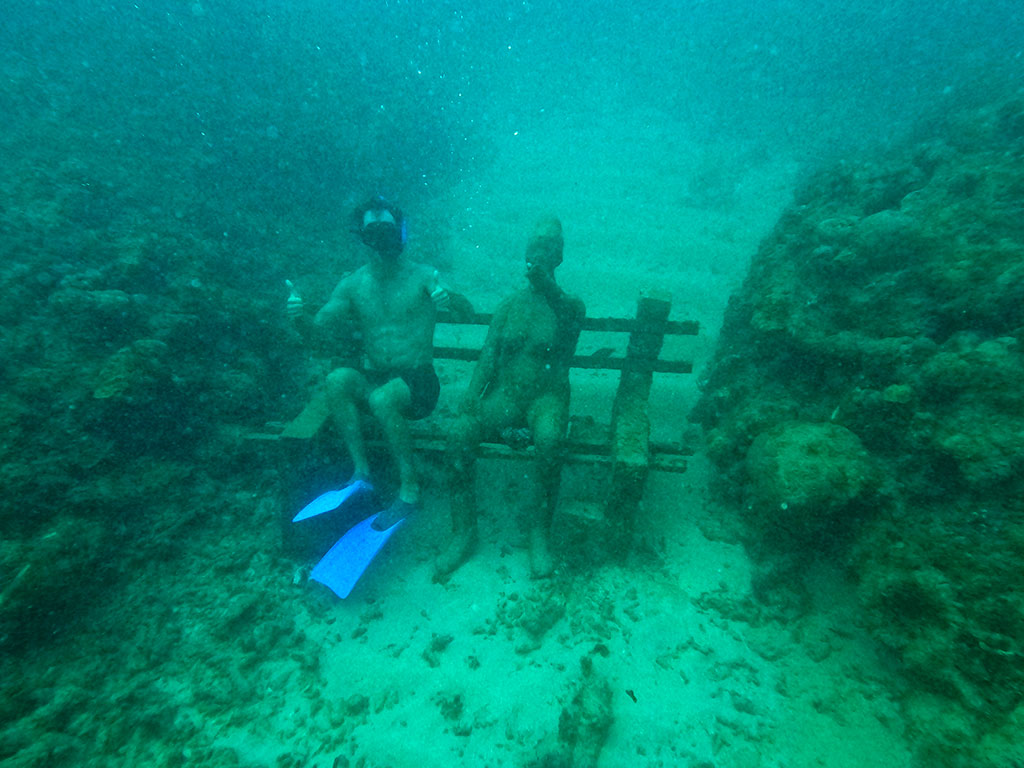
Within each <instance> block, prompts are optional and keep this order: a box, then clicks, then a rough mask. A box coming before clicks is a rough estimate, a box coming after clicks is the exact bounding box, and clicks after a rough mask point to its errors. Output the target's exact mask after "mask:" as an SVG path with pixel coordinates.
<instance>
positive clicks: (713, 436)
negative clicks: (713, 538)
mask: <svg viewBox="0 0 1024 768" xmlns="http://www.w3.org/2000/svg"><path fill="white" fill-rule="evenodd" d="M1022 105H1024V101H1022V100H1021V99H1020V98H1019V97H1017V98H1016V99H1013V100H1010V101H1007V102H1004V103H1001V104H994V105H992V106H989V107H983V108H980V109H976V110H973V111H967V112H963V113H961V114H958V115H951V116H949V117H948V118H947V119H946V120H945V121H944V122H943V123H942V124H935V125H933V126H929V127H928V128H927V129H925V130H922V132H921V133H920V134H919V136H923V137H924V140H923V141H918V142H917V143H910V142H908V143H907V144H905V145H903V146H898V147H894V148H893V149H891V150H890V151H889V152H887V153H886V154H885V155H884V156H878V157H874V158H862V159H860V160H856V161H851V160H847V161H844V162H842V163H838V164H836V165H834V166H832V167H829V168H824V169H822V170H820V171H819V172H817V173H815V174H813V175H812V176H811V177H809V178H808V179H807V181H806V182H805V183H803V184H802V185H801V186H800V188H799V189H798V190H797V192H796V198H795V200H794V205H792V206H791V207H790V208H789V209H788V210H787V211H785V212H784V214H783V215H782V217H781V218H780V220H779V223H778V225H777V227H776V229H775V231H774V232H773V233H772V234H771V235H770V236H769V237H768V238H766V239H765V241H764V242H763V243H762V244H761V247H760V248H759V250H758V253H757V254H756V256H755V257H754V259H753V260H752V262H751V267H750V272H749V274H748V276H747V278H746V280H745V282H744V284H743V286H742V289H741V290H740V291H739V292H738V293H737V294H736V295H735V296H733V297H732V298H731V300H730V304H729V307H728V310H727V312H726V317H725V323H724V327H723V329H722V333H721V335H720V339H719V346H718V348H717V349H716V353H715V359H714V361H713V363H712V365H711V367H710V370H709V371H707V372H706V373H705V374H704V376H703V381H702V384H703V394H702V397H701V399H700V401H699V402H698V404H697V406H696V408H695V409H694V411H693V414H692V418H693V419H694V420H695V421H698V422H700V423H701V424H702V425H703V426H704V428H705V430H706V434H707V436H708V440H709V457H710V459H711V460H712V462H713V464H714V466H715V468H716V470H717V472H718V474H719V477H720V478H721V482H719V483H718V485H717V487H718V488H719V489H722V491H723V498H724V499H726V500H728V501H730V502H733V503H741V504H743V505H744V508H746V507H747V506H749V507H750V509H749V514H747V515H746V517H745V519H746V521H747V524H748V531H747V537H746V542H747V544H748V546H749V548H750V551H751V552H752V553H753V554H754V555H755V557H757V558H758V559H764V560H770V559H773V558H776V559H777V558H779V555H778V550H779V549H780V548H781V549H782V550H783V551H786V550H787V548H788V551H789V552H791V553H795V554H794V555H793V557H792V558H791V560H792V561H793V562H796V563H797V564H798V565H799V562H800V561H799V553H801V552H807V551H818V550H817V548H816V547H807V546H802V545H804V544H806V541H805V540H804V539H803V538H802V537H803V536H805V535H808V534H811V533H813V532H815V531H817V532H819V533H832V532H834V531H835V530H836V529H835V527H834V526H835V525H836V524H837V523H839V522H841V521H846V522H849V521H851V520H857V522H858V524H857V525H854V526H847V527H846V532H847V533H848V534H849V539H848V546H847V547H846V548H845V550H843V552H842V553H841V556H843V557H844V558H845V559H846V560H845V564H846V565H847V566H849V572H850V573H851V575H852V576H854V577H855V578H857V579H858V581H859V586H858V591H859V595H860V599H861V611H862V619H863V621H864V623H865V625H866V626H867V627H868V628H869V630H870V631H871V633H872V635H873V637H874V638H875V640H876V641H877V642H878V644H879V645H880V646H881V647H884V648H885V649H887V651H888V652H889V653H890V654H891V658H893V659H894V661H895V662H896V663H897V668H898V669H899V670H900V671H901V672H902V673H903V674H904V679H905V680H907V681H910V684H911V685H910V688H909V690H910V692H911V694H912V695H914V694H916V695H919V696H921V697H933V699H934V703H933V704H929V706H927V707H920V708H913V707H908V709H907V710H906V711H907V716H908V718H909V721H910V729H911V731H912V732H914V733H916V734H918V738H919V740H920V742H921V743H922V744H924V745H926V746H924V747H922V754H923V755H933V754H935V755H938V754H943V752H944V750H946V751H948V749H949V748H950V745H952V744H954V743H956V742H957V740H958V739H959V741H960V743H961V744H967V743H969V744H977V743H978V742H979V738H980V735H981V734H983V733H984V732H985V729H986V728H992V727H994V724H997V723H998V722H999V718H1000V717H1002V716H1004V713H1006V712H1009V711H1013V710H1015V709H1016V708H1018V707H1019V706H1020V705H1021V702H1022V701H1024V673H1022V672H1020V671H1019V670H1024V664H1022V660H1024V651H1022V649H1021V646H1020V641H1019V639H1018V638H1020V637H1022V636H1024V605H1022V603H1024V600H1022V598H1021V596H1022V595H1024V569H1022V568H1021V567H1020V563H1021V562H1024V545H1022V544H1021V542H1022V540H1024V522H1022V521H1024V386H1022V384H1021V382H1024V351H1022V349H1024V347H1022V339H1024V319H1022V315H1021V311H1020V308H1021V306H1024V216H1021V211H1024V131H1022V130H1021V126H1022V125H1024V118H1022V117H1021V115H1024V107H1022ZM936 126H938V127H939V128H941V131H938V132H937V131H936V130H935V128H936ZM797 423H799V424H803V425H810V424H816V425H818V427H817V431H816V432H815V431H813V430H810V428H809V427H802V428H800V429H798V428H797V427H796V426H794V424H797ZM825 424H828V425H829V426H828V427H823V426H822V425H825ZM841 430H846V433H845V434H844V433H843V432H842V431H841ZM854 435H856V437H854ZM877 489H881V491H880V492H879V491H878V490H877ZM868 511H871V512H872V514H871V515H866V514H863V513H865V512H868ZM780 531H781V532H784V533H786V534H787V536H784V537H780V536H779V532H780ZM793 532H795V533H797V534H799V535H797V536H791V535H788V534H790V533H793ZM766 543H769V544H772V545H774V550H775V551H774V552H773V551H771V550H772V547H766V546H764V545H765V544H766ZM759 594H760V593H759ZM929 707H931V708H932V709H934V710H935V711H942V709H943V707H945V708H946V709H947V710H949V711H950V714H949V715H948V717H947V716H946V715H943V717H944V718H946V719H945V722H947V723H954V722H956V723H958V724H962V723H968V726H966V727H965V728H961V727H960V726H959V725H958V726H957V727H956V728H949V727H939V726H937V725H936V724H935V723H934V722H932V720H931V719H930V716H928V715H927V714H926V712H927V711H930V710H929ZM965 734H966V736H965ZM928 745H930V746H928ZM971 749H972V748H971V747H966V748H965V750H966V751H965V752H964V754H965V758H964V759H965V761H966V762H963V763H962V764H963V765H980V764H984V762H983V759H982V756H980V755H977V754H974V753H973V752H972V751H971ZM972 761H973V762H972ZM923 764H934V763H928V762H927V761H925V763H923Z"/></svg>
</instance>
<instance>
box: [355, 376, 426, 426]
mask: <svg viewBox="0 0 1024 768" xmlns="http://www.w3.org/2000/svg"><path fill="white" fill-rule="evenodd" d="M363 375H364V376H366V380H367V381H368V382H369V383H370V386H371V387H373V388H374V389H376V388H377V387H382V386H384V385H385V384H387V383H388V382H389V381H391V380H392V379H401V380H402V381H404V382H405V384H406V386H407V387H409V393H410V394H411V395H412V404H411V407H410V412H409V418H410V419H422V418H424V417H426V416H429V415H430V414H431V412H433V410H434V406H436V405H437V398H438V397H440V395H441V382H440V381H438V379H437V372H436V371H435V370H434V366H432V365H421V366H420V367H418V368H399V369H396V370H392V371H385V370H379V369H371V370H367V371H363Z"/></svg>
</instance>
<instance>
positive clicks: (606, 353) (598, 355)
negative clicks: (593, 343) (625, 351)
mask: <svg viewBox="0 0 1024 768" xmlns="http://www.w3.org/2000/svg"><path fill="white" fill-rule="evenodd" d="M614 353H615V348H614V347H601V348H600V349H597V350H594V351H593V352H591V353H590V357H592V358H593V359H594V360H604V359H605V358H608V357H611V356H612V355H613V354H614Z"/></svg>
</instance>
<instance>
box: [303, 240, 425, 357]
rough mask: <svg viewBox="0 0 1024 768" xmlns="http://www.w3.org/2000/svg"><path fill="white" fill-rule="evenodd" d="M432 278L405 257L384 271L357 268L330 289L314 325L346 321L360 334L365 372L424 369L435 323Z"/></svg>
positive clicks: (372, 268)
mask: <svg viewBox="0 0 1024 768" xmlns="http://www.w3.org/2000/svg"><path fill="white" fill-rule="evenodd" d="M435 275H436V273H435V272H434V270H433V269H432V268H430V267H427V266H425V265H422V264H416V263H415V262H411V261H407V260H405V259H402V260H400V261H399V263H398V264H396V265H393V266H389V267H388V268H386V269H382V268H379V267H374V266H373V265H367V266H364V267H361V268H360V269H358V270H356V271H355V272H353V273H352V274H351V275H349V276H348V277H346V278H344V279H343V280H342V281H341V282H340V283H339V284H338V287H337V288H335V289H334V293H333V294H332V296H331V300H330V302H328V304H327V306H326V307H324V309H323V310H321V315H322V317H318V322H321V323H330V322H334V321H335V320H337V321H340V322H342V323H344V322H345V321H346V320H347V321H348V322H350V323H351V324H352V327H353V329H354V330H357V331H358V332H359V333H360V334H361V335H362V344H363V354H364V356H365V359H366V365H367V367H368V368H374V369H384V370H401V369H408V368H418V367H421V366H426V365H430V364H431V363H432V359H433V351H434V346H433V345H434V325H435V323H436V321H437V310H436V308H435V306H434V303H433V302H432V301H431V299H430V291H431V285H432V283H433V281H434V280H435V279H436V277H435Z"/></svg>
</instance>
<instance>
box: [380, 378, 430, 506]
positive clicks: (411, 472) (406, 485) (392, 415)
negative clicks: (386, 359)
mask: <svg viewBox="0 0 1024 768" xmlns="http://www.w3.org/2000/svg"><path fill="white" fill-rule="evenodd" d="M369 403H370V411H371V412H372V413H373V415H374V416H375V417H376V418H377V421H379V422H380V425H381V428H382V429H383V430H384V438H385V439H386V440H387V442H388V447H389V448H390V449H391V453H392V455H393V456H394V457H395V463H396V464H398V478H399V488H398V498H399V500H400V501H403V502H405V503H406V504H417V503H419V500H420V483H419V479H418V478H417V476H416V465H415V464H414V463H413V450H412V438H411V437H410V435H409V422H408V420H407V419H406V414H408V413H409V410H410V408H411V405H412V393H411V392H410V391H409V386H408V385H407V384H406V383H405V382H404V381H402V380H401V379H391V380H390V381H389V382H387V383H386V384H384V385H383V386H380V387H377V389H375V390H373V392H371V393H370V397H369Z"/></svg>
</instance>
